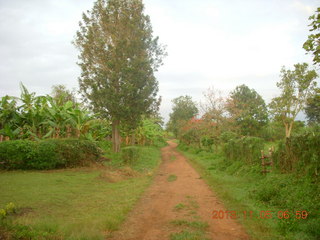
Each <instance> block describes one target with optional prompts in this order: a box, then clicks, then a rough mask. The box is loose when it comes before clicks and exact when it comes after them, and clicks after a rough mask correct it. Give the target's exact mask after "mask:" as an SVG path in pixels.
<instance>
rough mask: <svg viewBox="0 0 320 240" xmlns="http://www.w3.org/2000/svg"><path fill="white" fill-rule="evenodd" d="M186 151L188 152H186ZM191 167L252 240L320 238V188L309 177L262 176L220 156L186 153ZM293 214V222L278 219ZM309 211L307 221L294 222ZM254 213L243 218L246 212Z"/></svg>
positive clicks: (250, 167) (258, 168) (252, 167)
mask: <svg viewBox="0 0 320 240" xmlns="http://www.w3.org/2000/svg"><path fill="white" fill-rule="evenodd" d="M184 150H185V149H184ZM184 154H185V155H186V156H187V157H188V158H189V160H190V162H191V164H192V165H193V166H194V167H195V168H196V169H197V171H198V172H199V173H200V174H201V176H202V177H203V178H204V179H205V180H206V182H207V183H208V185H209V186H210V187H211V188H212V189H213V191H214V192H216V193H217V195H218V197H219V198H220V199H221V200H223V202H224V204H225V205H226V208H227V210H234V211H236V213H237V215H238V220H239V221H240V222H241V223H242V224H243V225H244V226H245V228H246V230H247V232H248V233H249V235H251V236H252V237H253V239H259V240H269V239H279V240H284V239H285V240H289V239H290V240H298V239H305V240H307V239H308V240H315V239H319V238H320V228H319V224H318V223H319V221H320V219H319V212H318V210H319V207H320V206H319V201H316V199H319V197H320V191H319V190H320V189H319V184H317V183H316V182H313V181H314V180H312V179H311V178H309V177H307V176H304V177H303V176H300V177H297V176H295V175H293V174H280V173H277V172H276V171H275V172H273V173H269V174H267V176H262V175H261V174H260V171H261V166H260V165H244V164H243V163H242V162H226V161H225V160H224V159H223V156H222V155H221V154H213V153H207V152H203V151H195V150H192V153H190V152H188V151H184ZM285 210H290V214H291V217H290V219H288V220H286V219H278V217H277V213H278V211H285ZM302 210H307V211H309V212H310V215H309V216H308V219H301V220H297V219H295V211H302ZM244 211H246V212H247V213H249V212H250V211H252V212H253V217H247V218H246V219H245V218H244V215H243V212H244ZM261 211H271V212H272V219H260V218H259V216H260V213H261Z"/></svg>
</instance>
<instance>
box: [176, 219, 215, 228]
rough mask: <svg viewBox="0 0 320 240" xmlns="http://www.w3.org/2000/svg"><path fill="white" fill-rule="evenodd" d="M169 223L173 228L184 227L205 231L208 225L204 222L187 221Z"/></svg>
mask: <svg viewBox="0 0 320 240" xmlns="http://www.w3.org/2000/svg"><path fill="white" fill-rule="evenodd" d="M170 223H171V224H173V225H175V226H186V227H190V228H194V229H197V230H206V229H207V228H208V227H209V225H208V223H206V222H201V221H187V220H182V219H178V220H173V221H171V222H170Z"/></svg>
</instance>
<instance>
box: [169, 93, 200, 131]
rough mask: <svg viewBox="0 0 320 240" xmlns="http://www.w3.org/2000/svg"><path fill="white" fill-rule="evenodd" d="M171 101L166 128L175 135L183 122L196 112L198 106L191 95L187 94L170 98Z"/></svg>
mask: <svg viewBox="0 0 320 240" xmlns="http://www.w3.org/2000/svg"><path fill="white" fill-rule="evenodd" d="M172 103H173V107H172V113H170V119H169V122H168V123H167V128H168V130H169V131H172V132H173V134H174V135H175V136H176V137H177V136H178V135H179V129H180V128H181V127H182V126H183V124H185V123H186V122H187V121H188V120H189V119H190V118H192V117H194V116H196V115H197V114H198V108H197V106H196V103H195V102H194V101H193V100H192V97H190V96H188V95H186V96H180V97H177V98H175V99H173V100H172Z"/></svg>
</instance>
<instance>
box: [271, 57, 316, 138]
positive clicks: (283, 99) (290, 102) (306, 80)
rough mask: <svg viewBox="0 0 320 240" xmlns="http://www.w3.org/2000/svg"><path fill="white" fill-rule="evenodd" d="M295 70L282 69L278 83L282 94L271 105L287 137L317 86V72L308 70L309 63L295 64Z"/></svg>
mask: <svg viewBox="0 0 320 240" xmlns="http://www.w3.org/2000/svg"><path fill="white" fill-rule="evenodd" d="M294 68H295V69H294V70H293V71H292V70H286V69H285V68H284V67H282V69H281V75H280V76H281V80H280V82H278V83H277V87H278V88H280V90H281V94H280V96H279V97H275V98H273V99H272V101H271V103H270V105H269V107H270V110H271V113H272V114H273V115H274V117H275V119H277V120H280V121H282V123H283V125H284V127H285V131H286V135H285V137H286V138H289V137H290V135H291V131H292V127H293V123H294V120H295V118H296V116H297V114H298V113H299V112H300V111H301V110H302V109H303V108H304V106H305V103H306V101H307V99H308V98H309V97H311V96H312V93H313V90H314V88H315V86H316V82H315V79H316V78H317V76H318V75H317V73H316V72H315V71H314V70H308V64H307V63H302V64H299V63H298V64H295V65H294Z"/></svg>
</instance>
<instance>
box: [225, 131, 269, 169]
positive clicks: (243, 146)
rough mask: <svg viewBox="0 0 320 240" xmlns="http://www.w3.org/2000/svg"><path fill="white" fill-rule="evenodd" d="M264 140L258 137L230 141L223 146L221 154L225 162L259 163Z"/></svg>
mask: <svg viewBox="0 0 320 240" xmlns="http://www.w3.org/2000/svg"><path fill="white" fill-rule="evenodd" d="M262 149H264V140H263V139H262V138H258V137H242V138H239V139H230V140H229V141H228V142H227V143H225V144H224V147H223V152H224V154H225V157H226V159H227V160H231V161H243V162H245V163H247V164H252V163H257V162H260V157H261V150H262Z"/></svg>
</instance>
